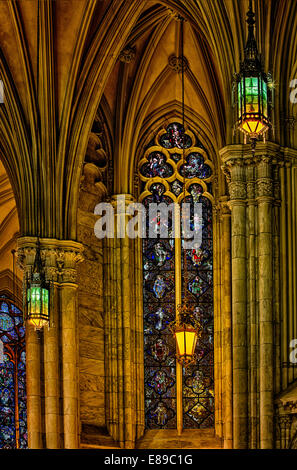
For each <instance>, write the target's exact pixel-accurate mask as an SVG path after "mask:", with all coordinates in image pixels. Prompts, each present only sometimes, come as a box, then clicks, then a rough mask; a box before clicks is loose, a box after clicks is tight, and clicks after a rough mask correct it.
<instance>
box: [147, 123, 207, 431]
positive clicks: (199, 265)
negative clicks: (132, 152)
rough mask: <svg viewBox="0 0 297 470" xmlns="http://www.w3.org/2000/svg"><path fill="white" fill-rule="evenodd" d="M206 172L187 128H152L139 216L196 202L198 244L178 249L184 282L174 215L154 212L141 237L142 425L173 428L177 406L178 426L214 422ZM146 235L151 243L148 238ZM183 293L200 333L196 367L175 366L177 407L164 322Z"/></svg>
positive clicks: (171, 355) (171, 339)
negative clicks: (179, 374)
mask: <svg viewBox="0 0 297 470" xmlns="http://www.w3.org/2000/svg"><path fill="white" fill-rule="evenodd" d="M183 143H184V148H183ZM212 168H213V167H212V164H211V162H210V161H209V159H208V156H207V153H206V150H205V148H204V146H203V144H202V143H201V142H200V140H199V138H198V137H197V136H196V135H195V134H194V133H193V132H192V131H191V130H190V129H187V130H186V131H185V133H184V131H183V126H182V125H181V124H180V123H178V122H173V123H171V124H170V125H169V126H167V128H166V129H161V130H160V132H159V133H158V134H157V135H156V137H155V139H154V140H153V141H151V143H150V145H149V146H148V147H147V148H146V151H145V154H144V157H143V159H142V160H141V161H140V163H139V175H140V180H141V181H142V186H141V189H142V194H141V196H140V200H141V201H142V202H143V204H144V205H145V207H146V209H147V213H148V208H149V205H150V203H152V202H155V203H158V204H160V203H165V204H166V206H169V205H171V204H172V203H173V202H178V203H179V204H180V203H182V202H183V201H184V197H185V201H184V202H190V203H195V202H201V203H202V208H203V211H202V213H203V233H202V240H203V241H202V244H201V246H200V247H197V249H192V250H187V252H186V260H187V273H188V274H187V277H186V276H185V266H184V264H185V263H184V260H183V256H184V250H183V249H181V248H182V246H181V244H182V240H181V239H178V238H174V235H173V233H172V225H173V218H174V217H175V215H174V214H172V213H171V212H169V217H168V219H166V220H165V219H164V220H162V213H161V212H160V213H159V215H157V216H156V217H154V218H153V219H152V220H150V218H149V217H147V238H146V239H144V240H143V288H144V296H143V298H144V304H143V310H144V351H145V357H144V366H145V419H146V427H147V428H155V429H156V428H157V429H162V428H167V429H168V428H176V427H177V408H178V406H180V407H182V409H183V427H184V428H203V427H204V428H210V427H213V425H214V393H213V275H212V202H211V201H212V195H211V191H212V183H211V181H212V176H213V170H212ZM184 183H185V184H186V186H185V187H184ZM192 222H193V223H192V225H194V221H192ZM166 224H167V229H168V238H163V237H162V238H161V237H160V231H161V227H162V226H165V225H166ZM150 229H151V231H150ZM152 233H154V238H153V237H151V238H150V237H149V236H148V235H149V234H150V235H152ZM176 276H178V277H179V280H177V279H176ZM177 281H179V282H177ZM185 282H186V286H185V285H184V283H185ZM184 288H186V289H187V291H188V292H189V295H190V298H191V301H192V303H193V304H194V307H195V314H196V315H197V317H199V320H200V321H201V322H202V324H203V327H204V330H203V335H202V337H201V340H200V341H199V342H198V344H197V348H196V354H197V362H196V363H195V364H194V365H192V366H190V367H188V368H184V369H183V384H182V387H183V390H182V403H179V402H178V396H180V395H179V394H178V393H177V390H176V387H177V381H176V367H177V365H176V357H175V354H176V345H175V340H174V337H173V335H172V333H171V332H170V330H169V327H168V325H169V323H170V322H171V321H172V320H174V318H175V315H176V307H177V299H178V298H181V297H180V296H182V295H183V294H182V292H184ZM178 290H180V291H181V292H178Z"/></svg>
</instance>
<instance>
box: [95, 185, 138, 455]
mask: <svg viewBox="0 0 297 470" xmlns="http://www.w3.org/2000/svg"><path fill="white" fill-rule="evenodd" d="M112 202H113V207H114V211H115V234H114V238H106V239H105V250H106V258H105V259H106V262H105V266H104V277H105V291H106V295H105V319H104V322H105V350H106V354H105V361H106V365H105V369H106V402H107V428H108V430H109V433H110V435H111V436H112V437H113V439H114V440H115V441H116V442H118V443H119V444H120V446H121V447H123V448H134V445H135V440H136V439H137V438H139V437H140V436H141V435H142V434H143V432H144V409H143V406H144V405H143V403H144V399H143V393H144V390H143V340H142V338H143V321H142V316H141V311H142V310H141V299H140V298H139V296H140V286H139V273H140V267H139V265H140V257H139V255H138V253H139V246H137V244H138V243H139V242H140V240H137V239H135V240H132V239H130V238H129V237H128V236H127V234H126V232H125V229H126V226H127V223H128V221H129V218H130V217H131V216H128V215H126V213H125V209H126V207H127V205H128V204H130V203H132V202H133V198H132V197H131V196H130V195H127V194H125V195H117V196H113V198H112ZM120 232H122V233H121V234H120ZM137 287H138V289H137Z"/></svg>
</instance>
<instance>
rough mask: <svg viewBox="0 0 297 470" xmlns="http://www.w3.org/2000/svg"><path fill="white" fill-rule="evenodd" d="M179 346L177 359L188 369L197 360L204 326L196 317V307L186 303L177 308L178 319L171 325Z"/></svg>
mask: <svg viewBox="0 0 297 470" xmlns="http://www.w3.org/2000/svg"><path fill="white" fill-rule="evenodd" d="M170 329H171V331H172V333H173V334H174V336H175V340H176V345H177V354H176V358H177V360H178V362H179V363H180V364H182V365H183V366H185V367H187V366H188V365H190V364H192V363H193V362H195V360H196V355H195V349H196V344H197V341H198V340H199V338H200V337H201V334H202V326H201V324H200V322H199V321H198V320H197V319H196V317H195V315H194V306H193V305H192V304H191V303H190V302H188V301H185V302H184V303H183V304H182V305H179V306H178V307H177V318H176V320H174V321H173V322H171V324H170Z"/></svg>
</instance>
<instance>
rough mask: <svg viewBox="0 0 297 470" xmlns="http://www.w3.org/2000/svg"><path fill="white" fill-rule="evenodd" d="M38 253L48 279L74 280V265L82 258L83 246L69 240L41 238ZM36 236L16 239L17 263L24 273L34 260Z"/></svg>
mask: <svg viewBox="0 0 297 470" xmlns="http://www.w3.org/2000/svg"><path fill="white" fill-rule="evenodd" d="M39 243H40V255H41V259H42V261H43V263H44V267H45V275H46V277H47V279H48V280H49V281H54V282H75V280H76V277H75V275H74V273H76V265H77V263H79V262H81V261H82V260H83V257H82V251H83V246H82V245H81V244H80V243H77V242H74V241H71V240H56V239H49V238H42V239H40V240H39ZM36 249H37V238H36V237H22V238H19V239H18V252H17V253H18V265H19V266H20V267H21V268H22V269H23V270H24V272H25V273H27V272H30V271H31V269H32V267H33V265H34V261H35V255H36Z"/></svg>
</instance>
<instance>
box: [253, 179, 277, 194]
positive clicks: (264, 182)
mask: <svg viewBox="0 0 297 470" xmlns="http://www.w3.org/2000/svg"><path fill="white" fill-rule="evenodd" d="M273 196H274V185H273V181H272V180H270V179H261V180H258V181H257V197H269V198H273Z"/></svg>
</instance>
